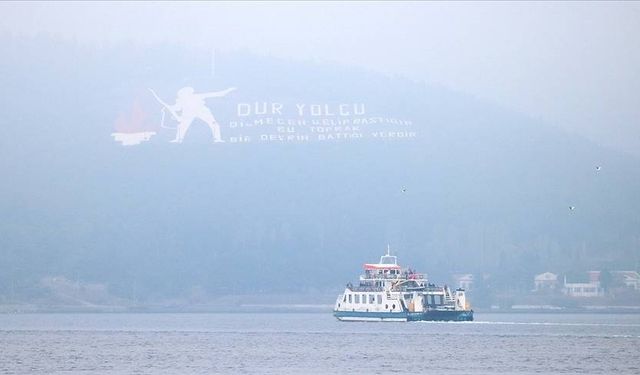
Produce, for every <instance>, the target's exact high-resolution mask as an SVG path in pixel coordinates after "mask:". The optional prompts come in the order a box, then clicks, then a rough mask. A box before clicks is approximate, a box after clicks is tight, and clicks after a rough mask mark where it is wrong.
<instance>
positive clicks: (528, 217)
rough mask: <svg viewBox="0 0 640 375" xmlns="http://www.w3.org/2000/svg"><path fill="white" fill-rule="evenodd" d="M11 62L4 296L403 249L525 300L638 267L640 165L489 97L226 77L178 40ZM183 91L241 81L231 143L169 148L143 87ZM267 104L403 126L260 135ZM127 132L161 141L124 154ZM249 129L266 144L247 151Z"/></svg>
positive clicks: (293, 68) (221, 284) (221, 279)
mask: <svg viewBox="0 0 640 375" xmlns="http://www.w3.org/2000/svg"><path fill="white" fill-rule="evenodd" d="M0 51H1V55H2V56H4V58H3V60H2V61H0V70H1V71H2V72H3V74H0V98H2V101H3V103H4V105H3V107H4V108H5V111H4V113H3V116H2V117H0V124H1V126H2V129H4V131H5V133H4V136H3V137H2V139H1V140H0V153H1V155H2V158H1V160H2V163H1V164H0V173H2V176H3V183H2V184H0V189H1V190H0V212H2V220H1V221H0V233H1V234H2V236H0V258H1V259H2V261H1V265H2V266H1V268H2V270H1V272H0V301H10V300H15V299H22V300H29V299H33V298H36V297H37V296H38V295H39V294H41V293H42V291H41V288H42V285H43V280H49V279H48V278H51V277H64V278H66V279H68V280H72V281H73V280H76V281H78V280H81V281H82V282H85V283H92V284H100V285H104V286H106V288H108V290H109V292H110V293H112V294H113V295H115V296H118V297H121V298H131V296H132V295H134V294H135V296H136V298H139V299H142V300H145V299H149V300H152V299H159V298H171V297H176V296H184V295H188V294H190V293H192V291H193V290H194V288H197V289H198V290H201V291H203V293H207V294H234V293H246V292H267V293H278V292H304V291H309V290H321V291H334V290H335V291H338V290H339V289H340V288H341V287H342V285H343V284H344V282H346V281H349V280H353V279H355V278H356V276H357V273H358V272H359V268H360V266H361V264H362V263H364V262H371V261H375V260H377V257H378V256H379V255H381V253H382V252H383V251H384V249H385V248H386V246H387V244H390V245H391V247H392V249H395V251H396V253H397V255H398V256H399V258H400V261H401V262H402V264H405V265H411V266H412V267H414V268H416V269H418V270H421V271H425V272H427V273H428V274H429V275H430V277H431V278H432V279H434V281H449V278H450V276H451V274H453V273H467V272H468V273H491V274H493V275H494V277H495V278H496V280H497V282H496V285H497V286H498V287H501V288H514V287H515V288H519V289H522V290H528V289H530V288H531V285H530V284H531V278H532V276H533V275H534V274H536V273H540V272H544V271H554V272H559V273H563V272H564V273H566V272H579V271H586V270H590V269H596V268H597V269H601V268H608V269H638V262H639V261H640V232H639V231H638V228H640V217H639V216H638V212H640V200H638V192H639V191H640V169H639V167H640V161H639V160H638V159H637V158H634V157H633V156H629V155H628V154H623V153H619V152H616V151H614V150H611V149H606V148H602V147H600V146H597V145H595V144H593V143H592V142H590V141H587V140H586V139H583V138H580V137H577V136H572V135H568V134H567V133H565V132H563V131H561V130H559V129H557V128H554V127H551V126H549V125H548V124H545V123H543V122H541V121H539V120H536V119H534V118H530V117H527V116H524V115H521V114H518V113H514V112H510V111H507V110H505V109H503V108H500V107H497V106H495V105H493V104H491V103H488V102H484V101H481V100H478V99H475V98H473V97H470V96H466V95H463V94H460V93H456V92H451V91H448V90H445V89H443V88H441V87H434V86H429V85H425V84H423V83H419V82H413V81H410V80H407V79H403V78H397V77H388V76H384V75H380V74H375V73H372V72H369V71H366V70H360V69H356V68H353V67H343V66H339V65H331V64H320V63H311V62H309V63H301V62H295V61H290V60H284V59H276V58H268V57H259V56H255V55H251V54H248V53H224V54H222V53H221V54H217V55H216V56H215V66H213V67H212V56H211V55H210V54H209V53H203V52H201V51H196V50H187V49H184V48H181V47H176V46H174V45H166V44H158V45H156V46H154V47H153V48H149V49H144V50H141V49H139V48H138V47H137V46H136V45H133V44H121V45H117V46H105V47H101V48H89V47H86V46H79V45H77V44H74V43H72V42H64V41H60V40H57V39H55V38H52V37H46V36H39V37H36V38H10V37H7V36H4V37H3V38H2V40H0ZM185 86H191V87H194V89H195V90H196V92H207V91H217V90H222V89H225V88H227V87H236V88H237V90H236V91H234V92H233V93H232V94H229V95H228V96H225V97H224V98H219V99H216V100H215V101H213V100H212V101H211V102H209V101H207V106H208V107H210V108H211V109H212V112H213V113H214V114H215V116H216V118H217V120H218V121H219V122H220V126H221V132H222V136H223V138H225V139H226V141H227V142H225V143H218V144H213V143H212V142H211V134H210V131H209V129H208V128H207V127H206V126H205V125H204V123H202V122H200V123H198V122H194V123H193V126H192V127H191V128H190V130H189V132H188V133H187V135H186V136H185V139H184V142H183V143H181V144H174V143H170V142H169V141H170V140H171V139H172V138H173V137H174V135H175V130H172V129H165V128H162V127H160V126H159V122H160V116H161V115H160V109H161V108H162V107H161V106H160V105H159V104H158V103H157V102H156V101H155V99H154V98H153V97H152V96H151V94H150V93H149V92H148V90H147V89H148V88H154V89H155V90H156V91H157V92H158V94H159V96H161V97H163V98H165V99H166V100H167V101H169V102H172V101H175V99H174V98H175V96H176V92H177V91H178V90H179V89H180V88H182V87H185ZM256 102H258V103H263V102H268V103H280V104H282V106H283V108H284V109H283V111H286V110H287V108H288V109H290V110H291V111H292V112H290V113H293V114H295V113H296V112H295V109H296V104H301V103H304V104H306V105H308V106H309V107H310V106H311V105H312V104H314V103H315V104H322V105H325V104H326V105H328V106H331V108H332V110H333V111H334V112H333V113H335V112H336V111H340V110H342V109H344V110H345V111H347V110H349V111H351V112H350V114H349V116H350V117H349V116H347V117H349V118H352V117H353V116H354V112H356V111H357V110H358V108H359V107H357V105H364V106H365V107H364V108H366V116H367V118H371V117H375V118H378V117H380V118H385V119H390V120H389V121H391V120H394V121H398V122H386V123H382V124H377V125H375V126H374V125H366V126H365V125H361V126H360V129H359V130H358V131H357V132H358V133H359V132H362V133H364V134H365V136H363V137H347V138H340V137H336V138H325V139H320V138H318V134H317V133H314V131H313V130H312V129H311V128H310V126H307V125H303V126H298V125H296V126H298V128H296V131H298V133H296V134H300V129H301V128H302V129H304V131H303V132H304V134H306V135H308V136H309V137H310V138H309V141H306V140H304V139H292V140H282V139H279V138H275V139H272V140H264V139H263V138H261V137H262V136H263V135H265V134H267V133H268V132H269V131H270V132H271V133H269V134H272V135H273V134H276V135H277V134H278V132H279V131H277V130H274V129H276V125H273V126H271V125H265V126H264V127H262V128H260V127H258V126H254V127H252V128H247V129H246V130H244V129H240V127H239V125H238V123H237V122H236V123H234V122H233V121H236V120H237V119H238V118H240V114H239V109H238V108H239V107H238V104H239V103H246V104H250V105H252V104H254V103H256ZM345 103H346V104H345ZM341 104H345V105H347V104H348V105H349V106H350V107H344V108H340V107H339V106H340V105H341ZM354 105H355V106H356V107H353V106H354ZM309 107H306V108H309ZM136 108H138V109H136ZM354 108H355V109H354ZM136 111H138V112H136ZM135 113H138V115H139V116H140V119H139V121H137V122H136V121H134V120H133V118H135V116H136V115H135ZM345 113H346V112H345ZM271 114H272V115H273V113H271ZM166 116H167V117H166V118H165V121H166V125H168V126H170V127H171V126H175V123H171V121H172V120H171V119H170V117H169V115H168V114H166ZM260 116H262V115H255V116H253V117H251V119H252V120H255V119H256V118H260ZM283 116H284V115H283ZM291 116H293V115H291ZM305 116H307V117H305V118H312V117H310V116H312V115H311V114H306V115H305ZM263 117H264V116H263ZM267 117H268V116H267ZM271 117H274V116H271ZM275 117H277V116H275ZM294 117H295V116H294ZM326 117H327V116H324V117H323V118H326ZM122 119H124V120H122ZM118 121H120V122H118ZM123 121H124V122H123ZM402 121H405V123H402ZM133 122H136V124H133V125H132V123H133ZM123 124H124V125H123ZM234 124H235V125H234ZM399 124H400V125H399ZM402 124H404V125H402ZM134 125H135V126H134ZM350 125H353V123H351V124H350ZM121 126H124V128H125V129H124V131H125V132H126V131H134V130H135V131H150V132H154V133H155V134H154V135H153V136H152V137H151V138H150V139H149V140H148V141H142V142H140V143H139V144H136V145H132V146H123V145H122V144H121V143H119V142H117V141H116V140H114V137H113V136H112V133H114V132H119V131H122V129H118V127H121ZM127 126H132V127H138V128H136V129H133V130H132V128H127ZM336 126H338V127H341V129H339V130H337V129H335V127H336ZM328 127H330V128H331V130H328V133H329V134H345V133H348V134H352V135H353V134H355V133H356V131H354V130H353V129H350V130H348V131H347V130H345V129H344V124H339V125H335V123H334V124H331V125H328ZM264 129H271V130H269V131H267V130H264ZM369 129H371V131H369ZM405 131H406V132H407V136H402V137H400V136H398V134H395V135H393V136H390V134H389V132H394V133H402V132H405ZM265 132H267V133H265ZM375 132H378V133H380V134H382V133H385V136H376V135H374V133H375ZM409 132H412V133H413V134H412V135H411V136H409V135H408V133H409ZM241 135H246V136H250V137H251V139H252V142H247V143H242V142H239V141H237V142H234V141H232V140H231V138H230V137H231V136H237V137H240V136H241ZM598 166H599V167H601V168H600V170H597V169H596V167H598ZM569 207H575V209H573V210H570V209H569Z"/></svg>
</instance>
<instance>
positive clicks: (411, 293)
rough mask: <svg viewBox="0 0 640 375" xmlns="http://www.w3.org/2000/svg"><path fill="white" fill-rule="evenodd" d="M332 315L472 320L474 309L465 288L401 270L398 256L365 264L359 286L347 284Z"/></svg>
mask: <svg viewBox="0 0 640 375" xmlns="http://www.w3.org/2000/svg"><path fill="white" fill-rule="evenodd" d="M333 314H334V315H335V317H336V318H338V319H339V320H343V321H396V322H406V321H421V320H431V321H438V320H439V321H471V320H473V310H471V308H470V307H469V304H468V303H467V300H466V295H465V291H464V289H461V288H459V289H456V290H455V291H453V292H452V291H451V290H450V289H449V287H447V286H446V285H445V286H436V285H435V284H431V283H429V282H428V280H427V277H426V275H424V274H421V273H417V272H415V271H414V270H412V269H410V268H409V269H402V268H401V267H400V266H399V265H398V260H397V257H396V256H394V255H391V254H390V250H389V248H387V253H386V255H383V256H381V257H380V262H378V263H366V264H365V265H364V274H362V275H361V276H360V282H359V283H358V285H353V284H351V283H349V284H347V286H346V288H345V290H344V293H343V294H341V295H339V296H338V299H337V300H336V304H335V308H334V310H333Z"/></svg>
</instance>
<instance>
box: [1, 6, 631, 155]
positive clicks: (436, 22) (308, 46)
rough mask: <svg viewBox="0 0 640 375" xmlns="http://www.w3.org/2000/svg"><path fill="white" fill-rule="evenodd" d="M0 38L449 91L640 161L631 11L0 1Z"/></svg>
mask: <svg viewBox="0 0 640 375" xmlns="http://www.w3.org/2000/svg"><path fill="white" fill-rule="evenodd" d="M0 14H1V16H0V17H1V19H2V21H1V22H0V30H1V31H3V32H5V33H6V32H10V33H12V34H13V35H25V34H26V35H34V34H36V33H38V32H47V33H52V34H54V35H59V36H62V37H66V38H75V39H76V40H78V41H81V42H84V43H90V44H96V43H100V44H102V43H104V42H113V41H122V40H128V41H135V42H141V43H155V42H162V41H171V42H176V43H180V44H186V45H189V46H193V47H202V48H204V49H206V50H209V49H210V48H212V47H215V48H217V49H219V50H221V51H225V50H248V51H251V52H254V53H258V54H268V55H272V56H276V57H283V58H295V59H302V60H310V59H313V60H320V61H329V62H338V63H342V64H348V65H355V66H362V67H365V68H368V69H371V70H375V71H380V72H384V73H389V74H397V75H402V76H407V77H409V78H412V79H416V80H425V81H427V82H430V83H434V84H438V85H442V86H446V87H449V88H452V89H455V90H457V91H462V92H466V93H469V94H472V95H474V96H477V97H480V98H483V99H485V100H488V101H491V102H494V103H498V104H499V105H501V106H503V107H506V108H511V109H515V110H518V111H520V112H524V113H527V114H529V115H531V116H533V117H539V118H543V119H545V120H546V121H547V122H549V123H552V124H556V125H558V126H561V127H563V128H565V129H567V130H569V131H572V132H575V133H577V134H581V135H584V136H587V137H589V138H590V139H592V140H595V141H597V142H598V143H600V144H605V145H608V146H611V147H614V148H616V149H619V150H624V151H627V152H631V153H634V154H635V155H640V124H639V123H638V119H640V69H639V67H640V3H633V2H621V3H612V2H600V3H597V2H585V3H579V2H568V3H548V2H541V3H525V2H514V3H503V2H498V3H466V2H458V3H440V2H437V3H424V2H406V3H400V2H371V3H368V2H354V3H338V2H335V3H327V2H311V3H295V2H282V3H269V2H260V3H252V2H242V3H237V4H236V3H218V2H216V3H204V2H196V3H169V2H144V3H124V2H114V3H94V2H91V3H75V2H71V3H54V4H50V3H17V2H16V3H2V4H0Z"/></svg>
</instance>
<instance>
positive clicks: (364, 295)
mask: <svg viewBox="0 0 640 375" xmlns="http://www.w3.org/2000/svg"><path fill="white" fill-rule="evenodd" d="M362 303H367V295H366V294H363V295H362Z"/></svg>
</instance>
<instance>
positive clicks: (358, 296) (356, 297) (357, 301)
mask: <svg viewBox="0 0 640 375" xmlns="http://www.w3.org/2000/svg"><path fill="white" fill-rule="evenodd" d="M354 298H355V302H356V303H360V295H359V294H356V295H354Z"/></svg>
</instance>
